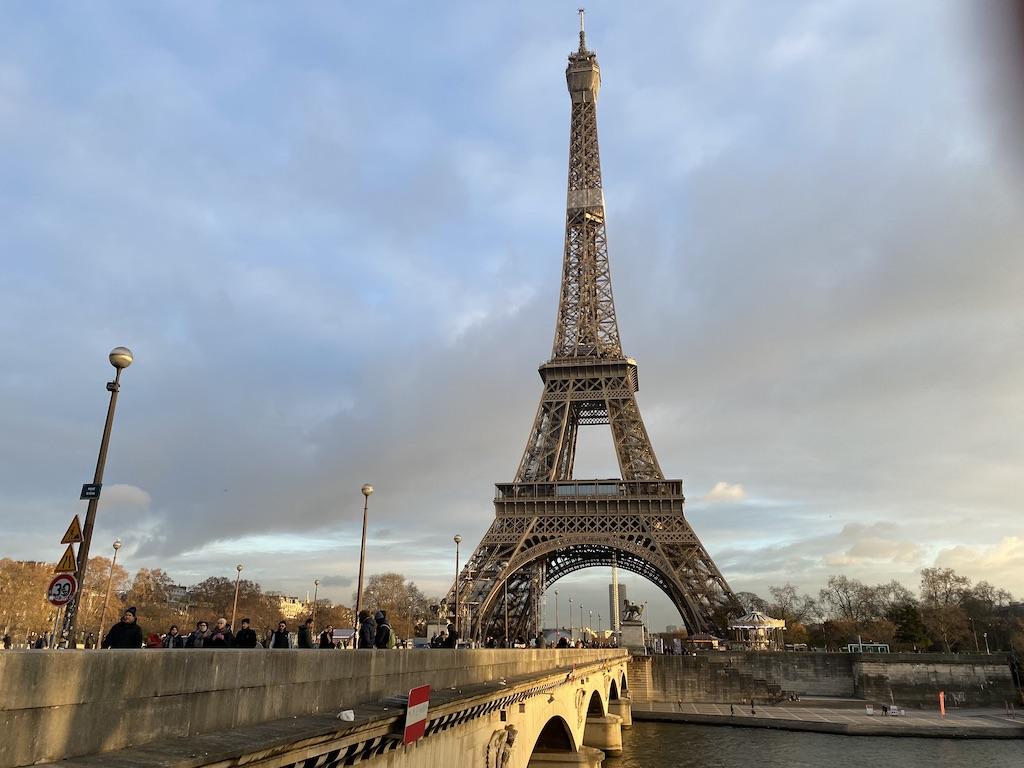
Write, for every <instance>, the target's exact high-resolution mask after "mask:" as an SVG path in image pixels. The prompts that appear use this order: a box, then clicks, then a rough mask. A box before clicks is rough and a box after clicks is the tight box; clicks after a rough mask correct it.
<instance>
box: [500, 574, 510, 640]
mask: <svg viewBox="0 0 1024 768" xmlns="http://www.w3.org/2000/svg"><path fill="white" fill-rule="evenodd" d="M500 567H501V572H502V573H504V574H505V578H503V579H502V587H503V588H504V590H505V599H504V603H505V647H506V648H508V647H509V645H508V573H506V571H507V570H508V563H507V562H504V563H502V564H501V566H500Z"/></svg>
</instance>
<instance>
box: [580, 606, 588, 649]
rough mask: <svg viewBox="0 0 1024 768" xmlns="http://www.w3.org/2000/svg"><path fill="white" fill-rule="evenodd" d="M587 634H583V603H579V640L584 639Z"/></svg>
mask: <svg viewBox="0 0 1024 768" xmlns="http://www.w3.org/2000/svg"><path fill="white" fill-rule="evenodd" d="M586 639H587V636H586V635H585V634H583V603H580V640H586Z"/></svg>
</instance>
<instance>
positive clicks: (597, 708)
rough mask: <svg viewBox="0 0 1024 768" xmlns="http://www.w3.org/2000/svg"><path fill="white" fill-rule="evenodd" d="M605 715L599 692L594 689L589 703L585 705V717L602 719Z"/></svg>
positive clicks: (605, 711)
mask: <svg viewBox="0 0 1024 768" xmlns="http://www.w3.org/2000/svg"><path fill="white" fill-rule="evenodd" d="M607 714H608V712H607V710H606V707H605V705H604V700H603V699H602V698H601V692H600V691H599V690H597V689H596V688H595V689H594V692H593V693H592V694H590V703H589V704H587V717H604V716H605V715H607Z"/></svg>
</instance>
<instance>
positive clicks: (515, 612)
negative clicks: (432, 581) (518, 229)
mask: <svg viewBox="0 0 1024 768" xmlns="http://www.w3.org/2000/svg"><path fill="white" fill-rule="evenodd" d="M565 76H566V82H567V84H568V87H569V95H570V97H571V103H572V118H571V123H570V139H569V184H568V196H567V201H566V215H565V255H564V261H563V265H562V286H561V295H560V298H559V302H558V320H557V323H556V325H555V341H554V345H553V347H552V350H551V359H550V360H549V361H548V362H546V363H544V364H543V365H541V366H540V369H539V370H540V377H541V380H542V381H543V382H544V393H543V394H542V395H541V399H540V405H539V406H538V408H537V414H536V416H535V417H534V421H533V427H532V428H531V429H530V435H529V437H528V438H527V441H526V449H525V450H524V451H523V457H522V459H521V460H520V462H519V469H518V471H517V472H516V477H515V480H514V481H513V482H511V483H500V484H498V485H497V486H496V494H495V499H494V512H495V519H494V522H493V523H492V524H491V526H490V528H489V529H488V531H487V533H486V534H485V535H484V537H483V539H482V540H481V542H480V544H479V546H477V548H476V550H475V551H474V552H473V554H472V556H471V557H470V558H469V560H468V561H467V563H466V566H465V567H464V568H463V569H462V570H461V572H460V573H459V576H458V580H457V583H456V584H453V587H452V590H451V591H450V592H449V594H448V597H447V598H446V601H447V605H448V606H450V607H452V608H453V609H454V610H455V612H456V613H457V614H459V616H460V621H459V622H458V623H459V624H460V625H461V631H462V635H463V636H464V637H473V638H476V639H482V638H484V637H487V636H492V637H495V638H500V637H504V636H505V634H506V621H507V627H508V629H507V633H508V635H509V637H511V638H516V637H522V638H526V637H528V636H530V635H533V634H535V633H536V632H538V631H539V629H540V609H541V595H542V594H543V592H544V590H546V589H547V588H548V587H549V586H550V585H552V584H553V583H554V582H556V581H557V580H558V579H560V578H561V577H563V576H565V575H566V574H569V573H572V572H574V571H578V570H581V569H583V568H590V567H593V566H612V565H617V566H618V567H620V568H623V569H625V570H628V571H632V572H634V573H637V574H639V575H641V576H644V577H646V578H647V579H648V580H650V581H651V582H653V583H654V584H655V585H657V586H658V587H659V588H661V590H662V591H663V592H664V593H665V594H666V595H667V596H668V597H669V599H670V600H671V601H672V603H673V604H674V605H675V607H676V608H677V609H678V610H679V613H680V615H681V616H682V618H683V620H684V621H685V623H686V627H687V629H688V630H689V632H691V633H695V632H714V631H716V630H718V631H721V629H723V628H724V621H725V617H726V615H727V614H729V613H737V612H741V611H740V609H739V605H738V603H737V601H736V597H735V596H734V595H733V593H732V591H731V590H730V589H729V585H728V584H727V583H726V581H725V579H724V578H723V577H722V574H721V573H720V572H719V570H718V568H717V567H716V566H715V564H714V562H713V561H712V560H711V556H710V555H709V554H708V552H707V550H705V549H704V546H703V545H702V544H701V543H700V540H699V539H698V538H697V534H695V533H694V531H693V529H692V528H691V527H690V524H689V523H688V522H687V520H686V517H685V516H684V514H683V504H684V501H685V498H684V496H683V483H682V480H666V479H665V475H664V474H663V473H662V471H661V466H660V465H659V464H658V459H657V457H656V456H655V454H654V448H653V446H652V445H651V440H650V438H649V437H648V435H647V429H646V428H645V427H644V422H643V419H642V418H641V416H640V409H639V408H638V407H637V403H636V397H635V393H636V392H637V390H638V378H637V363H636V361H635V360H633V359H632V358H629V357H625V356H624V355H623V353H622V344H621V342H620V340H619V326H618V322H617V320H616V318H615V304H614V301H613V299H612V281H611V273H610V271H609V266H608V240H607V236H606V231H605V206H604V192H603V190H602V183H601V157H600V153H599V150H598V143H597V96H598V92H599V91H600V88H601V69H600V67H599V66H598V63H597V56H596V54H595V53H594V52H593V51H590V50H588V49H587V46H586V39H585V37H584V30H583V13H582V11H581V12H580V44H579V50H577V51H575V52H573V53H571V54H569V65H568V67H567V68H566V71H565ZM592 424H607V425H610V427H611V434H612V439H613V441H614V444H615V453H616V456H617V458H618V464H619V471H620V473H621V479H614V480H578V479H574V478H573V460H574V458H575V453H576V438H577V432H578V430H579V427H581V426H586V425H592ZM506 616H507V619H506Z"/></svg>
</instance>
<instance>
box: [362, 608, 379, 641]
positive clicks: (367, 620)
mask: <svg viewBox="0 0 1024 768" xmlns="http://www.w3.org/2000/svg"><path fill="white" fill-rule="evenodd" d="M376 637H377V625H376V624H374V623H373V618H372V617H371V616H370V612H369V611H360V612H359V645H358V647H359V648H367V649H369V650H373V641H374V640H375V639H376Z"/></svg>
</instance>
